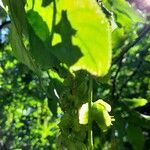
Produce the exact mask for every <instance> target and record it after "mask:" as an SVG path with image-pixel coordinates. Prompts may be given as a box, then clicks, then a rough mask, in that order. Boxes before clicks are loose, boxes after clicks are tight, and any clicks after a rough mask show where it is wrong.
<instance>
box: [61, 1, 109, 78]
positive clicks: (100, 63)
mask: <svg viewBox="0 0 150 150" xmlns="http://www.w3.org/2000/svg"><path fill="white" fill-rule="evenodd" d="M58 10H66V15H67V19H68V21H69V22H70V24H71V26H72V28H73V29H74V30H75V31H76V32H75V33H74V34H72V37H71V38H72V40H71V42H72V45H75V46H78V47H79V48H80V51H81V54H82V56H80V57H79V59H78V60H77V62H75V63H74V64H73V65H71V66H70V69H71V70H73V71H77V70H80V69H83V70H87V71H88V72H90V73H91V74H93V75H96V76H103V75H105V74H106V73H107V72H108V69H109V67H110V62H111V34H110V33H111V32H110V26H109V23H108V21H107V19H106V17H105V15H104V14H103V13H102V11H101V9H100V8H99V6H98V4H97V3H96V1H95V0H92V1H91V0H83V1H80V0H73V1H70V2H69V3H68V1H67V0H62V1H60V3H59V4H58ZM60 13H61V12H60ZM60 30H63V29H60ZM66 30H67V28H66ZM71 50H72V49H70V51H71ZM73 50H74V49H73ZM64 53H65V52H64Z"/></svg>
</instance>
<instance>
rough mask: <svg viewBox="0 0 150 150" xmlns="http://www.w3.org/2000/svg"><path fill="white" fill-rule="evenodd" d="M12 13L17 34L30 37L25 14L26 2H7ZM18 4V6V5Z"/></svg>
mask: <svg viewBox="0 0 150 150" xmlns="http://www.w3.org/2000/svg"><path fill="white" fill-rule="evenodd" d="M6 4H7V5H8V8H9V11H10V17H11V20H12V22H13V23H14V24H15V27H16V29H17V32H19V33H21V34H22V33H23V34H25V35H26V36H27V35H28V30H27V22H26V14H25V9H24V6H25V2H24V0H6ZM16 4H17V5H16Z"/></svg>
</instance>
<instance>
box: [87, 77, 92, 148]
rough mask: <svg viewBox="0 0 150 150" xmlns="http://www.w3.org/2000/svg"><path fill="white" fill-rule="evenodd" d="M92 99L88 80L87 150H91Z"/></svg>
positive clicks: (90, 85)
mask: <svg viewBox="0 0 150 150" xmlns="http://www.w3.org/2000/svg"><path fill="white" fill-rule="evenodd" d="M92 99H93V80H92V77H91V78H90V83H89V100H88V108H89V114H88V146H89V150H93V133H92V117H91V107H92Z"/></svg>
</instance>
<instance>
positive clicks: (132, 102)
mask: <svg viewBox="0 0 150 150" xmlns="http://www.w3.org/2000/svg"><path fill="white" fill-rule="evenodd" d="M122 101H123V102H125V103H126V104H127V105H128V106H129V107H130V108H137V107H142V106H144V105H146V104H147V103H148V101H147V100H146V99H144V98H133V99H123V100H122Z"/></svg>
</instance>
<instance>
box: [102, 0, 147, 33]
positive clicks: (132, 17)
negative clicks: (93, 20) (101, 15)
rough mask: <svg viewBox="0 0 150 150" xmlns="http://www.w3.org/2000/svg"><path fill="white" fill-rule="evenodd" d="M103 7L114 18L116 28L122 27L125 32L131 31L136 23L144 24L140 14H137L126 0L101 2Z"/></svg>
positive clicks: (105, 0) (104, 0)
mask: <svg viewBox="0 0 150 150" xmlns="http://www.w3.org/2000/svg"><path fill="white" fill-rule="evenodd" d="M103 3H104V5H105V6H106V7H107V8H108V9H109V10H110V11H112V12H113V13H114V14H115V16H116V22H117V23H118V26H122V27H123V28H124V29H125V30H126V31H129V30H131V28H132V26H133V25H135V24H136V23H145V18H144V17H143V16H142V13H139V12H138V11H137V10H135V8H134V7H133V6H131V5H130V4H129V3H128V2H127V1H126V0H113V1H111V0H110V1H109V0H103Z"/></svg>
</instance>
